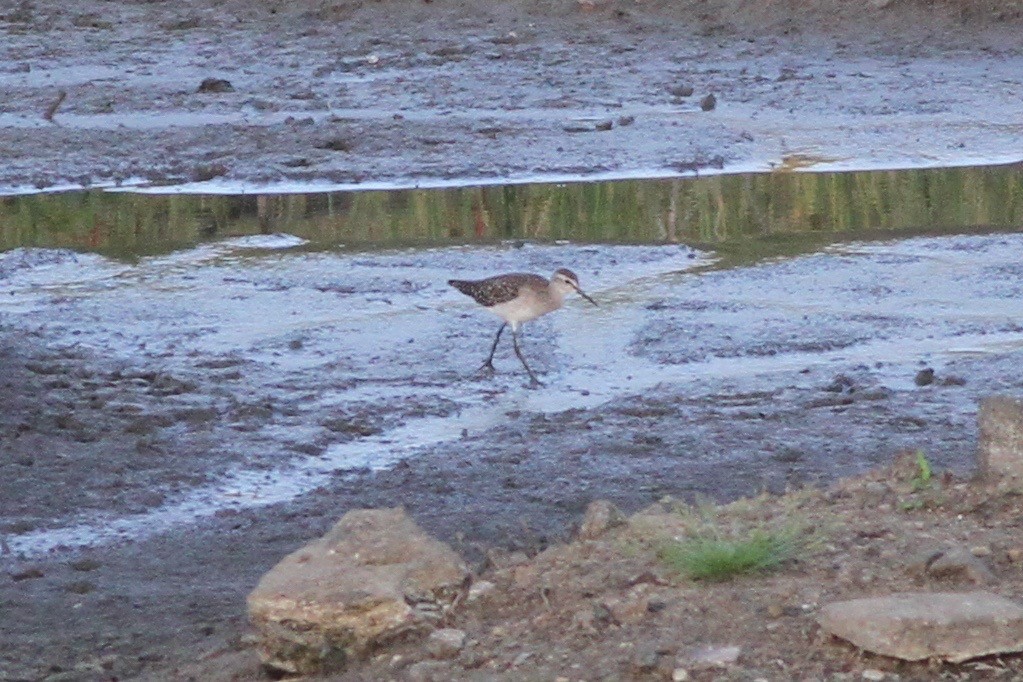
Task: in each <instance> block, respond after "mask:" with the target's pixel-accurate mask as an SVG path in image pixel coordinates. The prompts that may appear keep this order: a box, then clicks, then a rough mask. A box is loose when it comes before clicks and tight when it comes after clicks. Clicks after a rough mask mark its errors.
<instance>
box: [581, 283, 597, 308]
mask: <svg viewBox="0 0 1023 682" xmlns="http://www.w3.org/2000/svg"><path fill="white" fill-rule="evenodd" d="M575 290H576V291H578V292H579V295H580V296H582V297H583V298H585V299H586V300H587V301H589V302H590V303H592V304H593V305H595V306H597V307H598V308H599V307H600V306H599V305H597V302H596V301H594V300H593V299H592V298H590V297H589V296H587V295H586V292H585V291H583V290H582V289H580V288H579V287H575Z"/></svg>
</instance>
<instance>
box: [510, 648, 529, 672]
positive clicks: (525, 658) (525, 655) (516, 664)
mask: <svg viewBox="0 0 1023 682" xmlns="http://www.w3.org/2000/svg"><path fill="white" fill-rule="evenodd" d="M532 657H533V652H532V651H523V652H522V653H521V654H519V655H518V656H516V657H515V660H514V661H512V667H513V668H517V667H519V666H520V665H522V664H523V663H525V662H526V661H528V660H529V659H530V658H532Z"/></svg>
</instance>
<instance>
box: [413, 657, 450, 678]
mask: <svg viewBox="0 0 1023 682" xmlns="http://www.w3.org/2000/svg"><path fill="white" fill-rule="evenodd" d="M451 673H452V670H451V666H450V665H448V664H447V663H445V662H443V661H420V662H419V663H413V664H412V665H410V666H409V667H408V669H406V670H405V675H404V677H403V678H402V679H404V680H405V681H406V682H447V681H448V680H450V679H451V678H452V674H451Z"/></svg>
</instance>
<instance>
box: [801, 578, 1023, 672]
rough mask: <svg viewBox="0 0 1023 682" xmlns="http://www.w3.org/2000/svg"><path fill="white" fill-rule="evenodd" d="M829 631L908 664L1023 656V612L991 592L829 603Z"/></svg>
mask: <svg viewBox="0 0 1023 682" xmlns="http://www.w3.org/2000/svg"><path fill="white" fill-rule="evenodd" d="M817 620H818V622H819V623H820V625H821V627H822V628H824V630H825V631H827V632H829V633H831V634H832V635H835V636H836V637H841V638H842V639H846V640H849V641H850V642H852V643H853V644H855V645H856V646H858V647H861V648H863V649H866V650H868V651H872V652H874V653H877V654H882V655H885V656H892V657H894V658H901V659H904V660H907V661H919V660H923V659H930V658H933V659H940V660H944V661H950V662H952V663H959V662H962V661H966V660H969V659H971V658H977V657H979V656H987V655H990V654H998V653H1009V652H1017V651H1023V608H1021V607H1020V606H1019V605H1018V604H1016V603H1015V602H1012V601H1009V600H1008V599H1004V598H1003V597H999V596H998V595H996V594H992V593H990V592H962V593H960V592H918V593H898V594H891V595H888V596H884V597H870V598H866V599H853V600H850V601H842V602H835V603H833V604H828V605H827V606H825V607H824V608H823V609H821V613H820V615H819V616H818V618H817Z"/></svg>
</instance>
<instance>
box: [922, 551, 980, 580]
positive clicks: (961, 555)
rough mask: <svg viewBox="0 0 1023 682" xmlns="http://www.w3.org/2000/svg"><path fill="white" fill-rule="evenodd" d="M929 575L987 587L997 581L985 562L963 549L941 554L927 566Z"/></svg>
mask: <svg viewBox="0 0 1023 682" xmlns="http://www.w3.org/2000/svg"><path fill="white" fill-rule="evenodd" d="M927 575H928V576H931V577H933V578H950V579H952V580H967V581H969V582H972V583H973V584H975V585H985V584H987V583H990V582H993V581H994V579H995V576H994V574H993V573H991V571H990V569H988V567H987V566H985V565H984V562H983V561H981V560H980V559H978V558H977V557H975V556H974V555H973V554H971V553H969V552H967V551H966V550H963V549H953V550H949V551H948V552H942V553H941V554H939V555H938V556H937V557H935V558H934V559H933V560H932V561H931V562H930V563H929V564H928V565H927Z"/></svg>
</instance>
